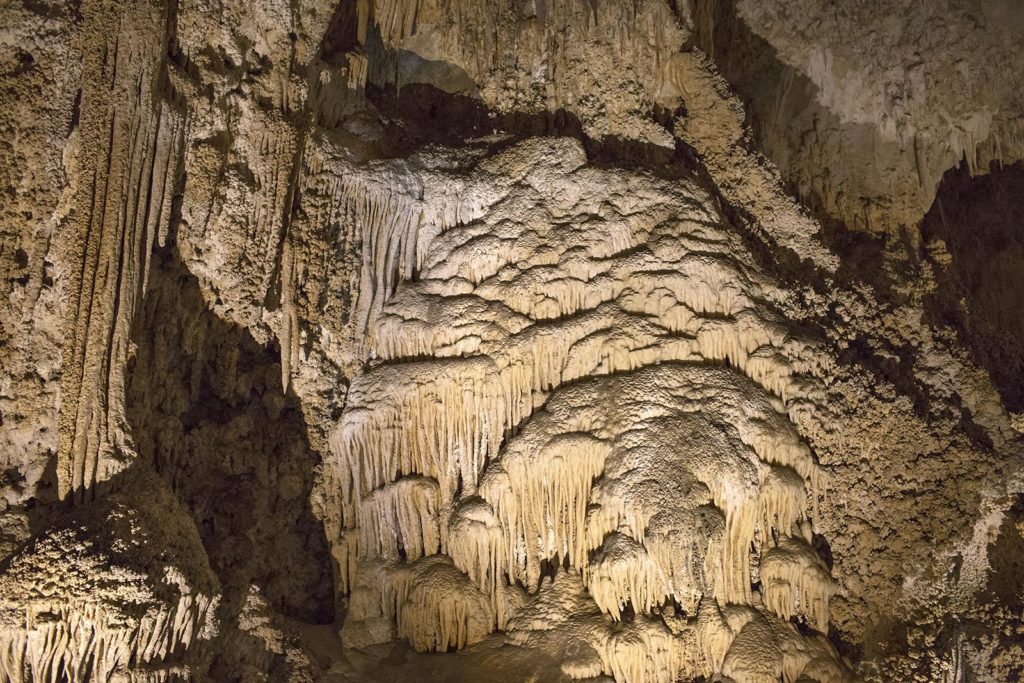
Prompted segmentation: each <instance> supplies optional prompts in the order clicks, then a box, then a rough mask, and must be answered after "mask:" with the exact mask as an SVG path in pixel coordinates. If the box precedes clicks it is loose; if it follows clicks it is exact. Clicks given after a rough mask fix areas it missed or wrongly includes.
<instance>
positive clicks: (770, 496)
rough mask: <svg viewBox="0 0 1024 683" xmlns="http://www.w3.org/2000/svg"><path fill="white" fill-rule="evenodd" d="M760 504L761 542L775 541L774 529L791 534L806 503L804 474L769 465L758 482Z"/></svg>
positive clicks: (802, 513) (780, 532) (780, 533)
mask: <svg viewBox="0 0 1024 683" xmlns="http://www.w3.org/2000/svg"><path fill="white" fill-rule="evenodd" d="M759 507H760V528H761V537H762V542H768V543H773V544H774V539H773V536H772V530H773V529H776V530H777V531H778V534H779V535H784V536H788V535H791V534H792V533H793V530H794V528H795V524H796V523H797V521H799V520H800V518H801V517H802V516H803V515H804V512H805V510H806V507H807V491H806V489H805V488H804V480H803V478H802V477H800V475H799V474H797V473H796V472H795V471H794V470H792V469H789V468H781V467H772V468H771V469H769V470H768V473H767V474H766V475H765V477H764V480H763V481H762V482H761V501H760V505H759Z"/></svg>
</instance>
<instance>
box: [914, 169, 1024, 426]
mask: <svg viewBox="0 0 1024 683" xmlns="http://www.w3.org/2000/svg"><path fill="white" fill-rule="evenodd" d="M1021 197H1024V162H1017V163H1015V164H1012V165H1007V166H999V165H997V164H993V165H992V167H991V168H989V169H988V173H986V174H985V175H978V176H973V177H972V176H971V174H970V172H969V171H968V169H967V165H966V164H960V166H959V167H957V168H953V169H950V170H949V171H947V172H946V173H945V175H944V176H943V179H942V182H941V184H940V185H939V189H938V191H937V193H936V195H935V202H934V203H933V204H932V207H931V208H930V209H929V210H928V213H927V214H925V217H924V220H922V222H921V236H922V239H923V240H924V242H925V245H926V251H927V250H928V246H929V245H931V246H933V247H937V246H938V244H939V243H940V242H941V243H943V244H944V248H943V249H944V251H945V252H946V253H945V254H944V255H942V256H939V257H938V258H939V259H940V260H941V261H942V262H937V263H936V270H937V272H938V279H939V286H938V287H936V290H935V293H934V294H933V295H932V297H931V298H930V300H929V301H928V311H929V313H930V314H931V315H932V317H933V318H934V319H935V320H937V321H939V322H941V323H943V324H945V325H948V326H950V327H952V328H953V329H954V330H956V332H957V336H958V337H959V338H960V340H961V342H962V343H963V344H964V346H966V347H968V348H970V349H971V351H972V354H973V356H974V359H975V361H976V362H977V363H978V364H979V365H980V366H981V367H984V368H985V369H986V370H987V371H988V373H989V376H990V377H991V378H992V383H993V384H994V385H995V388H996V391H998V392H999V396H1000V398H1001V399H1002V400H1003V403H1004V404H1005V405H1006V407H1007V408H1008V409H1009V410H1014V411H1021V410H1024V204H1022V202H1021Z"/></svg>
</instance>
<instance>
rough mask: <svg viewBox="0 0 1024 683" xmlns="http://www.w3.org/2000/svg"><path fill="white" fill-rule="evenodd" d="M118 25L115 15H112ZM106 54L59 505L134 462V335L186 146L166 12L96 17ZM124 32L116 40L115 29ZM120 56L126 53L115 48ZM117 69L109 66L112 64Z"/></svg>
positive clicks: (81, 229)
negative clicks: (155, 87)
mask: <svg viewBox="0 0 1024 683" xmlns="http://www.w3.org/2000/svg"><path fill="white" fill-rule="evenodd" d="M108 14H109V15H110V16H107V15H108ZM89 20H90V22H96V25H95V26H91V27H89V28H86V29H85V30H86V31H89V30H92V31H94V32H95V35H97V36H98V37H99V42H100V44H102V45H103V49H102V50H99V49H98V50H97V51H96V54H89V55H88V58H87V59H86V62H85V72H84V73H85V76H84V80H85V82H87V83H90V84H92V85H90V87H89V88H87V89H86V91H85V93H84V95H83V97H84V100H83V119H82V140H83V150H84V152H83V156H84V158H85V160H86V165H87V166H91V169H90V175H89V180H86V178H85V177H83V179H82V181H81V182H82V185H83V186H86V187H83V191H81V192H80V193H79V203H80V206H79V207H78V210H77V211H76V216H77V219H76V221H77V227H76V236H75V238H74V239H69V241H68V244H69V250H70V251H71V254H70V255H69V263H75V264H76V265H74V266H73V267H71V268H70V269H69V272H70V273H71V277H72V282H71V283H70V284H69V285H68V288H67V291H68V292H71V293H74V294H73V296H76V297H77V300H74V301H70V302H69V304H70V310H71V315H69V317H68V320H67V329H66V331H65V341H64V368H65V373H64V374H65V377H66V379H65V380H64V382H63V385H62V397H63V398H62V401H61V408H60V411H61V414H60V448H59V454H58V467H57V477H58V486H59V489H60V495H61V496H62V497H68V496H73V497H74V498H75V500H77V501H79V502H81V501H82V500H84V498H85V497H86V491H88V490H89V489H91V488H93V487H94V486H95V484H96V483H97V482H99V481H102V480H105V479H107V478H109V477H110V476H112V475H113V474H115V473H116V472H117V471H119V470H120V469H121V468H122V467H123V465H124V461H125V458H124V457H121V456H124V455H126V454H129V453H130V449H126V448H125V445H126V442H125V438H124V436H123V435H124V433H125V431H126V428H127V420H126V417H125V406H124V401H125V396H124V391H125V390H124V384H125V372H126V369H127V363H128V357H129V354H130V340H129V336H130V333H131V325H132V322H133V320H134V318H135V314H136V311H137V308H138V306H139V304H140V302H141V299H142V295H143V292H144V291H145V285H146V278H147V273H148V269H149V256H150V253H151V251H152V248H153V245H154V243H155V242H156V240H157V238H158V236H162V235H163V234H165V231H166V225H167V223H168V222H169V219H170V212H171V200H172V195H173V186H174V183H175V181H176V178H177V175H178V156H179V150H180V148H181V145H182V140H183V121H182V116H181V112H180V111H179V110H178V109H177V108H176V107H175V106H173V105H172V104H170V103H169V102H165V101H162V100H161V99H159V97H158V94H157V93H154V92H152V89H151V88H149V87H136V81H137V80H138V82H140V83H147V84H148V83H150V82H152V81H153V80H154V76H155V73H156V71H157V70H158V69H159V67H160V60H161V59H162V58H163V55H164V53H165V52H166V50H165V49H164V48H163V47H162V45H163V43H164V36H163V29H164V25H165V22H166V18H165V17H164V16H163V11H162V10H160V9H159V8H158V7H156V6H134V5H130V6H128V5H126V6H122V7H111V8H108V9H107V10H104V11H102V12H95V13H92V14H90V17H89ZM110 26H117V27H118V28H117V29H115V31H114V32H113V33H112V34H110V33H109V27H110ZM114 46H120V48H121V49H116V48H114ZM108 55H109V56H110V57H111V59H112V61H110V62H108V61H106V60H107V56H108Z"/></svg>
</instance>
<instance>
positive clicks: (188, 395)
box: [128, 246, 333, 624]
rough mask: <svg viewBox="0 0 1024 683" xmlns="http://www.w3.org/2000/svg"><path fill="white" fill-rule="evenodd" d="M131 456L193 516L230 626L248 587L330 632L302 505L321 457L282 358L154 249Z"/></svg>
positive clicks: (321, 542)
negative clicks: (213, 306) (285, 380)
mask: <svg viewBox="0 0 1024 683" xmlns="http://www.w3.org/2000/svg"><path fill="white" fill-rule="evenodd" d="M133 341H134V343H135V344H136V345H137V350H136V354H135V358H134V362H133V364H132V366H131V367H130V380H129V382H130V387H129V392H128V396H129V398H128V415H129V419H130V421H131V423H132V427H133V430H132V433H133V435H134V437H135V441H136V447H137V448H138V450H139V453H140V455H141V457H142V458H144V459H145V460H147V461H149V462H150V463H152V465H153V467H154V469H155V470H156V471H157V472H158V473H159V475H160V476H161V477H162V478H163V479H164V480H165V481H167V482H168V483H169V484H170V486H171V488H172V490H173V491H174V492H175V494H176V495H177V496H178V498H179V499H180V500H181V501H182V503H183V504H184V505H185V507H186V508H187V509H188V511H189V513H190V514H191V516H192V518H193V521H194V522H195V524H196V526H197V528H198V529H199V533H200V536H201V538H202V541H203V544H204V546H205V548H206V551H207V553H208V554H209V557H210V564H211V566H212V568H213V569H214V571H215V572H216V573H217V575H218V577H219V578H220V581H221V583H222V585H223V591H224V598H223V602H222V607H221V610H220V615H219V616H220V617H221V619H222V623H225V624H230V623H231V622H232V620H233V619H235V618H236V617H237V614H238V611H239V609H240V606H241V604H242V602H243V601H244V600H245V596H246V594H247V592H248V591H249V588H250V586H251V585H255V586H257V587H258V588H259V589H260V591H261V593H262V595H263V596H265V598H266V599H267V601H268V602H269V604H270V605H271V606H272V607H273V608H274V609H275V610H277V611H279V612H280V613H282V614H284V615H286V616H288V617H290V618H294V619H297V620H300V621H306V622H315V623H325V622H329V621H330V620H331V619H332V617H333V614H332V607H333V597H332V596H333V587H332V583H331V581H332V580H331V573H330V564H329V560H328V555H327V545H326V539H325V536H324V530H323V526H322V524H321V523H320V522H319V521H318V520H317V519H316V518H315V517H314V515H313V513H312V511H311V509H310V502H309V496H310V491H311V490H312V487H313V477H314V472H315V471H316V468H317V465H318V463H319V462H320V456H319V454H317V453H316V452H315V451H314V450H313V449H312V448H311V447H310V445H309V443H308V440H307V437H306V424H305V419H304V417H303V413H302V410H301V407H300V405H299V401H298V399H297V398H295V397H294V396H293V395H291V394H286V393H284V392H283V391H282V388H281V379H280V378H281V372H280V366H279V360H278V359H279V352H278V350H277V349H275V348H267V347H264V346H261V345H260V344H258V343H257V342H256V341H255V340H254V339H253V338H252V336H251V335H250V334H249V333H248V331H247V330H245V329H244V328H240V327H238V326H235V325H232V324H230V323H227V322H225V321H224V320H222V319H220V318H219V317H218V316H216V315H215V314H214V313H213V312H212V311H210V310H209V309H208V308H207V305H206V303H205V302H204V300H203V296H202V293H201V292H200V289H199V285H198V282H197V280H196V278H195V277H194V276H193V275H191V274H190V273H188V271H187V270H186V269H185V268H184V267H183V266H182V265H181V263H180V262H179V260H178V257H177V254H176V250H175V248H174V247H173V246H170V247H167V248H164V249H159V250H158V251H157V253H156V254H155V258H154V264H153V267H152V269H151V271H150V276H149V288H148V292H147V300H146V305H145V310H144V311H143V314H142V315H141V316H140V320H138V321H137V324H136V326H135V331H134V334H133Z"/></svg>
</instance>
